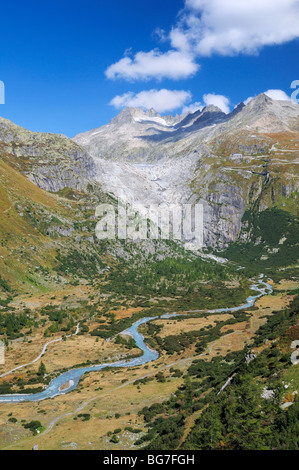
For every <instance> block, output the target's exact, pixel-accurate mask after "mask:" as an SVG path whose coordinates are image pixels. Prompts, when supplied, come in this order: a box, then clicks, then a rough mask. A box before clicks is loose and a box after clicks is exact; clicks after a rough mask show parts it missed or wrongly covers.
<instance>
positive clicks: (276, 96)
mask: <svg viewBox="0 0 299 470" xmlns="http://www.w3.org/2000/svg"><path fill="white" fill-rule="evenodd" d="M264 94H265V95H267V96H269V98H272V100H281V101H291V98H290V97H289V96H288V95H287V94H286V93H285V92H284V91H283V90H267V91H264ZM254 98H255V96H249V98H247V100H245V101H244V104H245V105H246V104H248V103H250V101H252V100H253V99H254Z"/></svg>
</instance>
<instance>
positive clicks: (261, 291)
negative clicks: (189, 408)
mask: <svg viewBox="0 0 299 470" xmlns="http://www.w3.org/2000/svg"><path fill="white" fill-rule="evenodd" d="M263 279H264V275H263V274H261V275H260V276H259V278H258V279H257V280H253V279H250V281H252V285H251V287H250V288H251V290H253V291H255V292H258V293H257V294H256V295H252V296H249V297H248V298H247V299H246V301H245V303H244V304H242V305H240V306H238V307H233V308H220V309H216V310H189V311H188V312H186V313H201V312H206V313H224V312H232V313H233V312H237V311H239V310H243V309H246V308H249V307H252V306H253V305H254V304H255V302H256V300H257V299H258V298H260V297H262V296H263V295H268V294H271V292H273V289H272V287H271V285H270V284H268V283H267V282H264V280H263ZM180 315H182V314H179V313H176V312H175V313H166V314H164V315H160V316H156V317H148V318H142V319H141V320H139V321H137V322H136V323H134V324H133V325H132V326H131V327H130V328H128V329H127V330H125V331H124V332H123V333H122V334H124V333H126V334H129V335H131V336H133V338H134V339H135V341H136V345H137V347H138V348H139V349H141V350H142V352H143V355H142V356H139V357H137V358H134V359H130V360H121V361H118V362H110V363H104V364H99V365H94V366H88V367H82V368H78V369H71V370H68V371H67V372H64V373H63V374H61V375H59V376H58V377H56V378H55V379H53V380H52V381H51V382H50V384H49V386H48V387H47V388H46V389H45V390H43V391H42V392H40V393H34V394H11V395H0V402H2V403H20V402H23V401H31V402H37V401H41V400H45V399H47V398H53V397H56V396H58V395H64V394H66V393H69V392H71V391H72V390H75V389H76V388H77V386H78V383H79V381H80V379H81V377H82V376H83V375H84V374H85V373H86V372H95V371H99V370H102V369H104V368H105V367H134V366H140V365H143V364H146V363H147V362H151V361H156V360H157V359H158V357H159V354H158V353H157V352H156V351H154V350H152V349H150V348H149V347H148V346H147V345H146V344H145V342H144V338H143V336H142V334H141V333H140V332H139V331H138V328H139V326H140V325H142V324H144V323H148V322H150V321H152V320H157V319H159V318H162V319H163V318H165V319H167V318H172V317H176V316H180Z"/></svg>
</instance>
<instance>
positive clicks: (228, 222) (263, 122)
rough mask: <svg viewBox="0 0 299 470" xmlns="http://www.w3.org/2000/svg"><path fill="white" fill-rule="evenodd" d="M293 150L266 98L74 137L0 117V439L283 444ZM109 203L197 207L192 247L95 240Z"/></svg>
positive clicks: (297, 405) (188, 242) (290, 439)
mask: <svg viewBox="0 0 299 470" xmlns="http://www.w3.org/2000/svg"><path fill="white" fill-rule="evenodd" d="M298 164H299V105H298V104H296V103H294V102H292V101H278V100H273V99H271V98H270V97H268V96H266V95H265V94H261V95H259V96H257V97H256V98H254V99H252V100H251V101H250V102H249V103H248V104H246V105H245V104H244V103H241V104H239V105H238V106H237V107H236V108H235V109H234V110H233V112H231V113H230V114H225V113H224V112H222V111H221V110H220V109H219V108H217V107H216V106H214V105H209V106H207V107H205V108H203V109H201V110H198V111H196V112H194V113H191V112H190V113H188V114H183V115H180V116H179V115H177V116H172V115H166V116H164V115H163V116H161V115H160V114H158V113H157V112H156V111H155V110H154V109H151V110H149V111H144V110H143V109H141V108H125V109H123V111H121V113H120V114H119V115H118V116H116V117H115V118H114V119H112V120H111V121H110V122H109V123H108V124H107V125H105V126H102V127H100V128H97V129H93V130H91V131H88V132H84V133H82V134H79V135H77V136H75V137H74V138H73V139H70V138H68V137H66V136H63V135H55V134H43V133H34V132H31V131H29V130H26V129H23V128H21V127H19V126H17V125H16V124H13V123H12V122H10V121H8V120H6V119H2V118H0V215H1V217H0V341H2V344H3V347H2V349H3V352H4V356H5V357H4V358H3V359H4V360H3V361H2V362H0V448H1V449H32V448H33V447H34V446H36V447H35V448H37V447H38V449H47V450H51V449H70V450H72V449H73V450H74V449H84V450H86V449H90V450H92V449H94V450H95V449H104V450H109V451H110V450H111V451H113V450H116V449H118V450H120V449H122V450H139V449H148V450H206V449H229V450H248V449H298V446H299V444H298V417H299V400H298V389H299V369H298V367H299V366H298V362H299V361H298V359H297V357H298V354H297V352H298V345H299V311H298V306H299V300H298V289H299V278H298V258H299V249H298V233H299V232H298V189H299V183H298ZM119 200H121V201H126V202H127V203H129V204H130V205H133V206H134V205H138V206H142V207H145V208H147V207H150V206H154V205H160V204H166V205H168V206H171V205H172V204H177V205H178V204H180V205H183V204H189V205H196V204H200V205H202V207H203V247H202V248H201V249H200V250H199V249H198V246H197V245H196V244H195V243H194V241H193V239H192V237H191V238H190V239H189V238H184V239H182V240H180V241H179V240H174V239H169V240H167V239H163V238H157V239H152V238H148V239H144V240H141V239H136V240H130V239H122V238H118V237H116V238H111V239H108V238H107V239H101V240H100V239H99V238H98V237H97V236H96V226H97V223H98V222H99V217H98V216H97V215H96V208H97V206H99V205H100V204H109V205H110V206H113V208H114V209H115V212H116V213H117V212H118V210H119V208H118V201H119ZM142 217H146V218H148V214H142ZM149 222H150V221H149V220H147V223H149ZM0 353H1V346H0ZM0 359H1V354H0ZM99 366H100V367H99Z"/></svg>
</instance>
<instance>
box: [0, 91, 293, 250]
mask: <svg viewBox="0 0 299 470" xmlns="http://www.w3.org/2000/svg"><path fill="white" fill-rule="evenodd" d="M0 152H1V156H2V158H3V159H5V158H7V159H9V163H10V164H11V165H13V166H14V167H15V168H17V169H18V170H20V171H21V172H23V173H24V174H25V175H26V176H27V177H28V178H29V179H30V180H31V181H32V182H34V183H35V184H36V185H37V186H39V187H40V188H42V189H46V190H48V191H52V192H57V191H59V190H62V189H64V188H67V187H68V188H73V189H77V190H79V191H85V192H87V193H88V187H89V185H93V186H94V187H97V188H98V190H101V189H102V190H103V191H104V192H106V193H110V194H111V195H112V196H114V197H115V196H118V197H120V198H123V199H126V200H127V201H128V202H129V203H134V204H140V205H142V206H144V207H145V208H148V207H149V206H151V205H153V204H162V203H164V204H165V203H166V204H173V203H177V204H185V203H188V204H196V203H199V204H202V205H203V207H204V244H205V246H216V245H218V246H224V245H227V244H229V243H230V242H232V241H235V240H236V239H237V238H238V236H239V234H240V231H241V227H242V218H243V215H244V213H245V211H246V209H248V208H249V207H252V206H253V205H254V204H255V202H256V201H257V200H258V204H259V208H260V210H264V209H266V208H267V207H272V206H275V207H279V208H281V209H283V210H286V211H288V212H290V213H295V212H296V208H297V194H298V170H297V168H298V155H299V106H298V105H297V104H295V103H292V102H286V101H273V100H272V99H271V98H268V97H266V96H265V95H259V96H258V97H257V98H255V99H254V100H252V101H251V102H250V103H249V104H247V105H246V106H245V105H244V104H243V103H241V104H240V105H239V106H238V107H237V108H236V109H235V110H234V111H233V112H232V113H231V114H229V115H226V114H224V113H223V112H222V111H221V110H220V109H219V108H217V107H215V106H208V107H206V108H204V109H203V110H201V111H197V112H195V113H190V114H188V115H182V116H175V117H172V116H160V115H159V114H158V113H156V112H155V111H154V110H150V111H147V112H143V111H142V110H141V109H134V108H128V109H125V110H123V111H122V112H121V113H120V114H119V115H118V116H116V117H115V118H114V119H112V121H111V122H110V123H109V124H107V125H106V126H103V127H101V128H99V129H94V130H92V131H89V132H87V133H84V134H81V135H79V136H76V137H75V138H74V139H73V140H71V139H68V138H66V137H64V136H59V135H53V134H39V133H33V132H30V131H27V130H25V129H22V128H20V127H18V126H16V125H15V124H13V123H11V122H9V121H7V120H5V119H0Z"/></svg>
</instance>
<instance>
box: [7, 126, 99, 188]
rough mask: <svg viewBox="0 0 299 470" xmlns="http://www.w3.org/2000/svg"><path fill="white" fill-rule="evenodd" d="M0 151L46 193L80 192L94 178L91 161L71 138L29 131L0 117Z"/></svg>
mask: <svg viewBox="0 0 299 470" xmlns="http://www.w3.org/2000/svg"><path fill="white" fill-rule="evenodd" d="M0 152H1V156H2V157H4V158H5V156H7V157H9V161H10V163H11V164H13V165H14V166H15V168H17V169H18V170H20V171H22V172H23V173H24V174H25V175H26V176H27V177H28V178H29V179H30V181H32V182H33V183H35V184H36V185H37V186H39V187H40V188H42V189H46V190H48V191H54V192H56V191H59V190H61V189H63V188H65V187H69V188H76V189H79V190H83V189H84V188H86V187H87V185H88V183H89V182H91V181H93V179H94V177H95V176H96V165H95V163H94V161H93V159H92V158H91V157H90V156H89V155H88V153H87V152H86V150H84V149H83V148H81V147H79V146H78V145H77V144H76V143H74V142H73V141H72V140H71V139H68V138H67V137H64V136H60V135H55V134H42V133H34V132H30V131H27V130H26V129H23V128H21V127H19V126H17V125H15V124H13V123H12V122H10V121H8V120H6V119H2V118H0Z"/></svg>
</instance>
